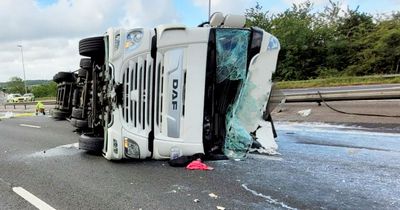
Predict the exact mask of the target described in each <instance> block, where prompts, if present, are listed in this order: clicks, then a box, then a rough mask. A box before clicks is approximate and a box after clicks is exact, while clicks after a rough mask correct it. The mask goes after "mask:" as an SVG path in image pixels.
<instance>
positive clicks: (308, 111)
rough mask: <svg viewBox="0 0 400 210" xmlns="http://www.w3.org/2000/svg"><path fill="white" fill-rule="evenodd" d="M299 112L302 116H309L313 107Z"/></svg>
mask: <svg viewBox="0 0 400 210" xmlns="http://www.w3.org/2000/svg"><path fill="white" fill-rule="evenodd" d="M297 113H298V114H299V115H300V116H302V117H307V116H309V115H310V114H311V109H305V110H300V111H298V112H297Z"/></svg>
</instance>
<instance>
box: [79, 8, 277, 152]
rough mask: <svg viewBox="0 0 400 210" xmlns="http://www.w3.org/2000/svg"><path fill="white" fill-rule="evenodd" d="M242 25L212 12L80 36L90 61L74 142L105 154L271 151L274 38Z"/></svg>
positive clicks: (236, 17) (236, 18) (241, 21)
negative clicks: (195, 19) (201, 17)
mask: <svg viewBox="0 0 400 210" xmlns="http://www.w3.org/2000/svg"><path fill="white" fill-rule="evenodd" d="M244 25H245V17H243V16H239V15H226V16H223V15H222V14H221V13H215V14H214V15H213V16H212V17H211V19H210V21H209V22H207V23H203V24H201V25H199V26H198V27H193V28H188V27H185V26H183V25H179V24H172V25H161V26H158V27H156V28H152V29H146V28H135V29H129V30H126V29H121V28H119V29H115V28H110V29H108V30H107V32H106V33H105V34H104V35H103V36H99V37H91V38H86V39H83V40H81V41H80V43H79V53H80V55H82V56H86V57H89V58H90V68H86V69H87V75H86V77H85V78H86V80H85V83H86V84H85V85H83V86H82V87H84V88H83V89H84V91H83V92H85V93H83V94H81V98H83V97H85V100H83V101H86V102H85V103H81V105H80V106H79V109H81V110H84V112H83V113H82V116H85V119H86V120H87V128H86V129H84V131H83V134H82V135H81V137H80V139H79V147H80V148H81V149H85V150H90V151H94V152H102V154H103V156H104V157H105V158H107V159H109V160H118V159H124V158H136V159H146V158H153V159H165V158H169V157H170V156H171V153H172V152H174V153H178V154H179V155H193V154H196V153H204V154H205V155H206V156H208V157H213V156H215V155H217V156H218V155H226V156H228V157H229V158H243V157H245V155H246V153H247V152H248V151H249V150H250V148H251V146H252V145H254V144H255V143H257V145H258V148H261V149H264V151H267V152H268V151H270V152H273V151H274V150H275V149H276V148H277V145H276V143H275V140H274V138H275V137H276V134H275V130H274V127H273V123H272V119H271V116H270V115H269V112H270V111H269V110H270V107H268V101H269V98H270V93H271V89H272V85H273V84H272V74H273V73H274V71H275V69H276V63H277V57H278V52H279V49H280V45H279V41H278V40H277V39H276V38H275V37H274V36H273V35H271V34H269V33H267V32H265V31H263V30H262V29H260V28H256V27H252V28H245V27H244ZM89 93H90V94H89ZM76 109H78V107H75V108H74V110H76Z"/></svg>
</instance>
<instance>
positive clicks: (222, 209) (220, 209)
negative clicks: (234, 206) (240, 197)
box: [217, 206, 225, 210]
mask: <svg viewBox="0 0 400 210" xmlns="http://www.w3.org/2000/svg"><path fill="white" fill-rule="evenodd" d="M217 209H218V210H225V207H223V206H217Z"/></svg>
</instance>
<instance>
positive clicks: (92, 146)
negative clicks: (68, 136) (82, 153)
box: [79, 133, 104, 153]
mask: <svg viewBox="0 0 400 210" xmlns="http://www.w3.org/2000/svg"><path fill="white" fill-rule="evenodd" d="M103 145H104V138H103V137H96V136H94V135H93V134H89V133H86V134H82V135H81V136H80V137H79V149H83V150H87V151H90V152H95V153H100V152H101V150H102V149H103Z"/></svg>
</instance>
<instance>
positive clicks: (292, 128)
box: [275, 122, 400, 137]
mask: <svg viewBox="0 0 400 210" xmlns="http://www.w3.org/2000/svg"><path fill="white" fill-rule="evenodd" d="M275 127H276V129H277V130H278V131H284V132H286V133H287V134H292V135H293V134H294V135H295V134H296V131H297V132H315V133H326V132H329V133H341V134H343V133H345V134H360V135H371V136H389V137H390V136H393V137H399V136H400V134H399V133H395V132H393V133H391V132H378V131H376V129H374V128H366V127H362V126H348V125H333V124H327V123H300V122H276V123H275Z"/></svg>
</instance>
